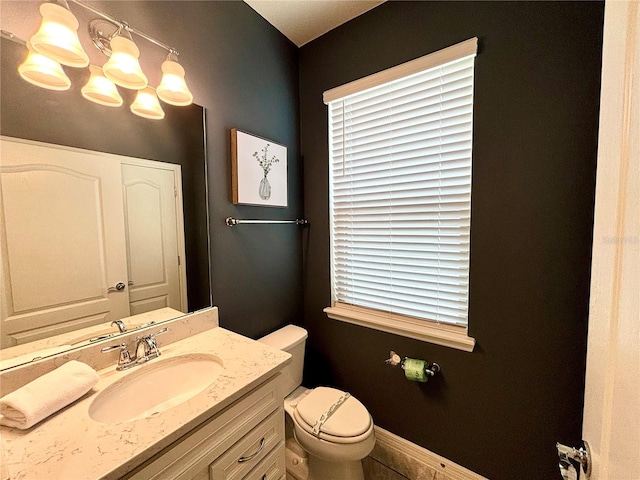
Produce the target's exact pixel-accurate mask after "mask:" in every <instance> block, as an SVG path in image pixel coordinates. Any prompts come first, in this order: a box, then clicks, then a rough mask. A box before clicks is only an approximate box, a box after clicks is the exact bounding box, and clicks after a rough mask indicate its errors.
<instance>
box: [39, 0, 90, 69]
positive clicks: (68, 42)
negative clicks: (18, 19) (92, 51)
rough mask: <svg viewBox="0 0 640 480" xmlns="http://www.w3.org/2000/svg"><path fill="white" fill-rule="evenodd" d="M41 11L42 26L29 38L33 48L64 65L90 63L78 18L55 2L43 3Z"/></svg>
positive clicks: (74, 65) (81, 65)
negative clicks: (79, 34) (83, 46)
mask: <svg viewBox="0 0 640 480" xmlns="http://www.w3.org/2000/svg"><path fill="white" fill-rule="evenodd" d="M40 13H41V14H42V22H41V23H40V28H39V29H38V31H37V32H36V33H35V35H33V37H31V39H30V40H29V43H31V45H32V46H33V49H34V50H35V51H36V52H38V53H41V54H43V55H46V56H47V57H49V58H51V59H53V60H55V61H56V62H58V63H61V64H63V65H69V66H70V67H86V66H87V65H89V56H88V55H87V54H86V52H85V51H84V50H83V49H82V46H81V45H80V40H78V20H77V19H76V17H74V16H73V13H71V12H70V11H69V10H67V9H66V8H64V7H63V6H61V5H57V4H55V3H43V4H42V5H40Z"/></svg>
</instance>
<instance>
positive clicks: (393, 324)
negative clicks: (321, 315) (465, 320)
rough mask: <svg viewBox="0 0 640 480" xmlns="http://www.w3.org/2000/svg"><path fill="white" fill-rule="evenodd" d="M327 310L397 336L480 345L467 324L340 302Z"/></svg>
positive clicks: (452, 345) (470, 348)
mask: <svg viewBox="0 0 640 480" xmlns="http://www.w3.org/2000/svg"><path fill="white" fill-rule="evenodd" d="M324 312H325V313H326V314H327V316H328V317H329V318H332V319H334V320H340V321H342V322H347V323H353V324H355V325H360V326H362V327H368V328H373V329H376V330H380V331H383V332H387V333H393V334H394V335H401V336H404V337H409V338H414V339H416V340H422V341H423V342H429V343H435V344H436V345H442V346H445V347H450V348H455V349H458V350H463V351H465V352H472V351H473V347H474V346H475V344H476V341H475V339H474V338H472V337H470V336H469V335H468V333H467V329H466V328H465V327H458V326H454V325H441V324H437V323H433V322H427V321H424V320H417V319H412V318H410V317H404V316H401V315H393V314H380V313H377V312H374V311H373V310H369V309H366V308H359V307H351V306H344V305H336V306H333V307H327V308H325V309H324Z"/></svg>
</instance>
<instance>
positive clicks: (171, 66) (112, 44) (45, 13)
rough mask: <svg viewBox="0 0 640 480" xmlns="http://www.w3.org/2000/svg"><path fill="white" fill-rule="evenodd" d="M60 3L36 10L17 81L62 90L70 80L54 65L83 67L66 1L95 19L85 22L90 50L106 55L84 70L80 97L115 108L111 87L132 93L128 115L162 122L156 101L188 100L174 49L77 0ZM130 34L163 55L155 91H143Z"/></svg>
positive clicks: (116, 101)
mask: <svg viewBox="0 0 640 480" xmlns="http://www.w3.org/2000/svg"><path fill="white" fill-rule="evenodd" d="M60 2H62V3H58V2H57V1H55V0H54V1H52V2H50V3H43V4H42V5H41V6H40V13H41V15H42V22H41V24H40V28H39V29H38V31H37V32H36V33H35V34H34V35H33V36H32V37H31V39H30V40H29V44H30V45H28V46H29V55H28V56H27V59H26V60H25V61H24V62H23V63H22V64H21V65H20V67H19V68H18V71H19V73H20V75H21V76H22V78H24V79H25V80H26V81H28V82H30V83H32V84H34V85H37V86H39V87H42V88H48V89H50V90H67V89H68V88H69V87H70V85H71V82H70V80H69V79H68V78H67V76H66V74H65V72H64V70H63V69H62V67H61V66H60V64H62V65H66V66H70V67H75V68H84V67H87V66H88V65H89V56H88V55H87V54H86V52H85V51H84V50H83V49H82V46H81V45H80V41H79V39H78V32H77V30H78V27H79V22H78V20H77V18H76V17H75V16H74V15H73V13H72V12H71V9H70V8H69V2H70V3H73V4H75V5H78V6H80V7H83V8H85V9H86V10H89V11H90V12H92V13H94V14H96V15H98V16H99V17H100V18H96V19H93V20H91V21H90V22H89V25H88V31H89V36H90V37H91V40H92V42H93V44H94V45H95V47H96V48H97V49H98V50H100V51H101V52H102V53H103V54H105V55H106V56H107V57H109V59H108V60H107V62H106V63H105V64H104V65H103V67H102V68H100V67H98V66H95V65H91V66H90V67H89V69H90V73H91V75H90V78H89V81H88V82H87V84H86V85H85V86H84V87H82V89H81V92H82V96H83V97H84V98H86V99H87V100H90V101H92V102H95V103H97V104H100V105H105V106H109V107H119V106H121V105H122V104H123V103H124V102H123V100H122V97H121V95H120V93H119V92H118V88H117V87H116V85H118V86H119V87H123V88H127V89H130V90H137V91H138V95H137V96H136V99H135V101H134V102H133V103H132V104H131V106H130V109H131V111H132V112H133V113H135V114H136V115H140V116H142V117H145V118H152V119H161V118H164V112H163V111H162V107H161V106H160V103H159V102H158V98H160V100H162V101H163V102H165V103H167V104H171V105H177V106H186V105H190V104H191V103H192V102H193V95H192V94H191V92H190V91H189V88H188V87H187V84H186V82H185V78H184V77H185V71H184V68H183V67H182V66H181V65H180V64H179V63H178V61H177V60H178V55H179V53H178V51H177V50H176V49H174V48H173V47H170V46H168V45H166V44H164V43H162V42H160V41H159V40H156V39H155V38H153V37H151V36H149V35H147V34H146V33H144V32H142V31H140V30H137V29H135V28H133V27H131V26H130V25H128V24H127V23H125V22H123V21H121V20H118V19H116V18H114V17H111V16H110V15H107V14H105V13H103V12H101V11H100V10H98V9H96V8H94V7H93V6H90V5H87V4H85V3H83V2H82V1H80V0H60ZM3 34H4V32H3ZM132 34H133V35H136V36H138V37H140V38H144V39H145V40H147V41H149V42H151V43H153V44H155V45H157V46H159V47H161V48H163V49H165V50H167V52H168V55H167V59H166V60H165V61H164V62H163V63H162V66H161V69H162V72H163V76H162V80H161V82H160V85H159V86H158V87H157V89H153V88H150V87H149V83H148V80H147V76H146V75H145V74H144V72H143V71H142V68H141V67H140V63H139V61H138V57H139V56H140V50H139V49H138V47H137V45H136V44H135V43H134V41H133V37H132ZM11 37H12V38H14V37H13V36H11ZM156 93H157V95H156Z"/></svg>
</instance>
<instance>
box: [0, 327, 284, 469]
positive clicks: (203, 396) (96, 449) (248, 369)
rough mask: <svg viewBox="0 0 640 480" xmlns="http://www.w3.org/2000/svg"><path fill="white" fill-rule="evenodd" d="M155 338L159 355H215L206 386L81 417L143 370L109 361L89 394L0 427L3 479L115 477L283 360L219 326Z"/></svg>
mask: <svg viewBox="0 0 640 480" xmlns="http://www.w3.org/2000/svg"><path fill="white" fill-rule="evenodd" d="M161 340H162V337H159V338H158V344H159V345H160V351H161V352H162V357H160V358H161V359H162V358H168V357H171V356H175V355H182V354H185V353H210V354H214V355H217V356H218V357H220V358H221V359H222V360H223V364H224V370H223V371H222V373H221V374H220V375H219V376H218V377H217V378H216V379H215V380H214V381H213V383H212V384H211V386H210V387H208V388H207V389H205V390H204V391H202V392H201V393H199V394H198V395H196V396H194V397H192V398H191V399H189V400H188V401H186V402H184V403H181V404H179V405H176V406H175V407H172V408H170V409H168V410H166V411H164V412H161V413H159V414H157V415H154V416H152V417H149V418H143V419H140V420H135V421H130V422H123V423H118V424H104V423H99V422H96V421H94V420H92V419H91V418H90V417H89V406H90V404H91V402H92V400H93V399H94V398H95V396H96V395H97V394H98V393H99V392H100V391H101V390H103V389H105V388H106V387H108V386H109V385H111V384H112V383H113V382H114V381H116V380H118V379H119V378H122V376H124V375H127V374H128V373H130V372H135V371H136V370H137V369H138V368H144V367H145V365H143V366H140V367H134V368H132V369H130V370H127V371H124V372H118V371H116V369H115V365H112V366H109V367H108V368H105V369H103V370H101V371H99V372H98V373H99V374H100V381H99V382H98V384H97V385H96V386H95V387H94V388H93V389H92V390H91V391H90V392H89V393H87V394H86V395H85V396H84V397H82V398H81V399H80V400H78V401H76V402H75V403H74V404H72V405H71V406H69V407H66V408H64V409H62V410H60V411H58V412H57V413H55V414H54V415H52V416H51V417H49V418H48V419H46V420H43V421H42V422H40V423H39V424H37V425H35V426H34V427H32V428H31V429H29V430H24V431H23V430H17V429H13V428H8V427H4V426H3V427H0V436H1V437H2V438H1V441H2V457H3V462H2V463H3V464H4V465H3V467H5V468H6V472H3V473H8V475H9V478H10V479H11V480H22V479H25V480H26V479H37V480H57V479H60V480H62V479H64V480H75V479H78V480H80V479H82V480H89V479H99V478H105V477H106V478H118V477H120V476H122V475H124V474H125V473H127V472H128V471H130V470H132V469H133V468H134V467H136V466H137V465H139V464H141V463H142V462H144V461H145V460H147V459H149V458H151V457H152V456H153V455H155V454H156V453H158V452H159V451H160V450H162V449H163V448H165V447H166V446H168V445H170V444H171V443H173V442H174V441H175V440H177V439H178V438H180V437H181V436H182V435H184V434H185V433H187V432H189V431H190V430H191V429H193V428H194V427H196V426H197V425H199V424H200V423H202V422H203V421H205V420H206V419H208V418H209V417H211V416H213V415H215V414H216V413H218V412H219V411H221V410H222V409H223V408H225V407H227V406H229V405H230V404H231V403H233V402H234V401H235V400H237V399H238V398H240V397H241V396H242V395H244V394H245V393H248V392H249V391H250V390H252V389H253V388H254V387H256V386H258V385H259V384H260V383H262V382H263V381H265V380H266V379H267V378H269V377H270V376H272V375H274V374H275V373H276V372H278V371H279V370H281V369H282V368H283V367H284V366H285V365H286V364H288V363H289V362H290V359H291V356H290V355H289V354H288V353H285V352H281V351H279V350H276V349H273V348H270V347H267V346H266V345H263V344H261V343H259V342H255V341H253V340H250V339H248V338H246V337H243V336H241V335H238V334H235V333H233V332H230V331H228V330H225V329H223V328H220V327H217V328H213V329H210V330H207V331H205V332H203V333H199V334H197V335H193V336H191V337H188V338H185V339H183V340H180V341H178V342H175V343H172V344H169V345H167V346H164V347H163V346H162V341H161ZM153 361H155V360H151V361H150V362H149V363H148V364H147V365H151V364H152V362H153ZM167 381H168V382H170V381H171V379H170V378H167ZM149 394H150V395H153V392H149ZM3 470H5V469H4V468H3ZM2 478H3V479H4V478H5V477H2Z"/></svg>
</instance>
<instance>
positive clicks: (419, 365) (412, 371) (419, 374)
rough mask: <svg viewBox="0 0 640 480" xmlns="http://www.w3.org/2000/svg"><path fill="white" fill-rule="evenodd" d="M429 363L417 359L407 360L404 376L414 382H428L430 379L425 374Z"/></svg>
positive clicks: (404, 365) (404, 366)
mask: <svg viewBox="0 0 640 480" xmlns="http://www.w3.org/2000/svg"><path fill="white" fill-rule="evenodd" d="M426 367H427V362H425V361H424V360H417V359H415V358H405V359H404V363H403V368H404V376H405V378H406V379H407V380H411V381H412V382H426V381H427V380H428V379H429V378H428V377H427V374H426V372H425V368H426Z"/></svg>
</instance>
